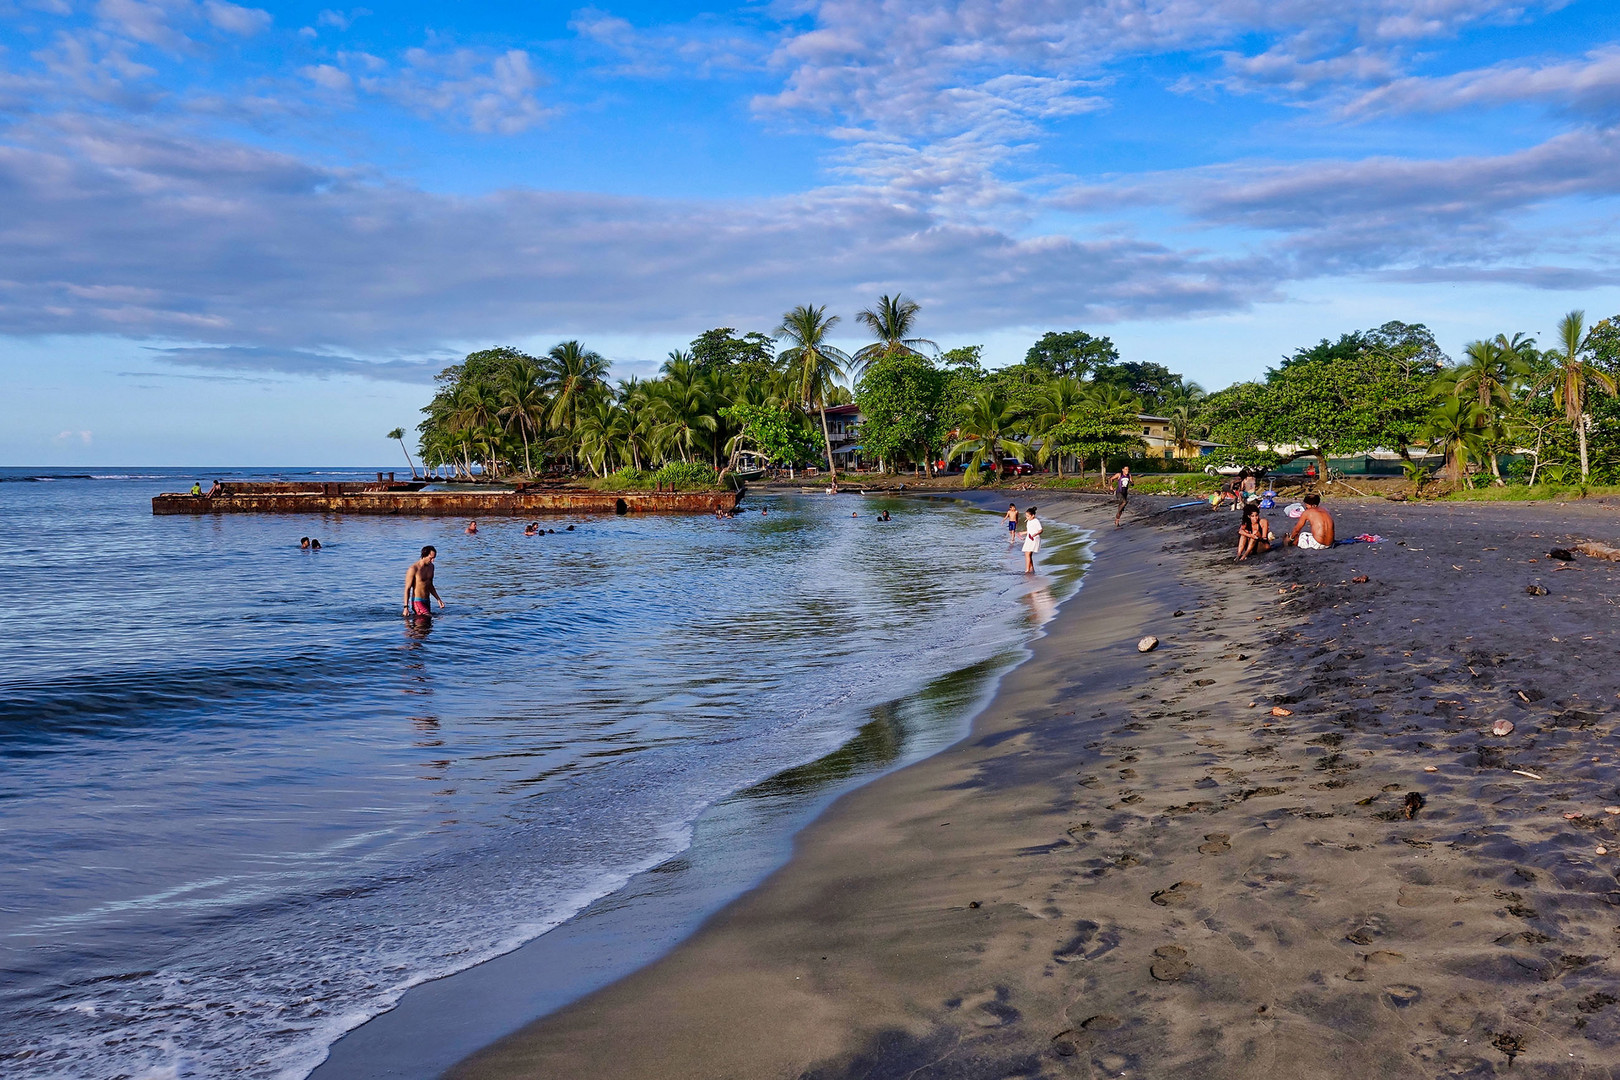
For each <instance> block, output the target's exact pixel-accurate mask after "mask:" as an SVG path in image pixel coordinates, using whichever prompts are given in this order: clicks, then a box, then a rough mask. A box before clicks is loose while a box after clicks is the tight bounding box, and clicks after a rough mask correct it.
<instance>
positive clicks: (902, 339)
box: [855, 293, 939, 376]
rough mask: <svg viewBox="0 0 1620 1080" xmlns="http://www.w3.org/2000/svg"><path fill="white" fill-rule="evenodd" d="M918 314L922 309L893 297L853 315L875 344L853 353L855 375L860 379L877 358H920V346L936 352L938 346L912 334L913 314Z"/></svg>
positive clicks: (914, 331)
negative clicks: (905, 356) (900, 356)
mask: <svg viewBox="0 0 1620 1080" xmlns="http://www.w3.org/2000/svg"><path fill="white" fill-rule="evenodd" d="M921 310H922V305H920V304H918V303H917V302H916V301H915V300H907V299H906V298H905V297H904V296H902V295H901V294H900V293H895V294H894V295H893V296H889V295H887V294H885V295H883V296H880V297H878V302H877V306H876V307H869V308H866V309H864V310H862V311H861V312H860V314H858V315H856V316H855V321H856V322H859V323H860V324H861V325H862V326H864V327H866V328H867V329H868V330H870V331H871V332H872V336H873V337H875V338H877V340H876V341H874V342H872V344H870V345H867V346H866V347H864V348H862V349H859V350H857V351H856V353H855V374H856V375H857V376H858V375H860V374H861V373H862V372H864V371H865V370H866V369H867V368H869V367H871V366H872V364H873V363H874V362H875V361H876V360H877V359H878V357H880V356H894V355H897V354H902V355H903V354H910V355H912V356H921V355H923V354H922V352H921V346H924V345H926V346H927V347H928V348H930V349H932V350H933V351H935V352H938V351H939V346H938V345H936V344H935V343H934V342H932V341H929V340H928V339H927V338H925V337H918V336H917V334H916V329H917V313H918V312H920V311H921Z"/></svg>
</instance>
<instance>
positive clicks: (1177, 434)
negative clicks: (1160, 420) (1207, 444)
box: [1170, 405, 1199, 456]
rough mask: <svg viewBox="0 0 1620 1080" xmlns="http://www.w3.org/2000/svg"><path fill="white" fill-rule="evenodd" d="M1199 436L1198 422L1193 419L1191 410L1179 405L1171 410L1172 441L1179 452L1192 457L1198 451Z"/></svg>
mask: <svg viewBox="0 0 1620 1080" xmlns="http://www.w3.org/2000/svg"><path fill="white" fill-rule="evenodd" d="M1198 435H1199V431H1198V421H1197V420H1195V419H1194V418H1193V414H1192V410H1191V409H1189V408H1188V407H1187V406H1185V405H1177V406H1176V407H1175V408H1173V409H1171V410H1170V441H1171V442H1172V443H1174V444H1175V448H1176V449H1177V450H1179V451H1180V452H1182V453H1183V454H1187V455H1189V456H1191V454H1192V451H1194V450H1197V449H1198Z"/></svg>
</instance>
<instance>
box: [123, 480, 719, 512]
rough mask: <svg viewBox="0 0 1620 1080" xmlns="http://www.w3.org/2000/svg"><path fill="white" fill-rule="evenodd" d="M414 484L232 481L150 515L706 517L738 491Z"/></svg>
mask: <svg viewBox="0 0 1620 1080" xmlns="http://www.w3.org/2000/svg"><path fill="white" fill-rule="evenodd" d="M423 486H424V485H423V484H420V483H404V482H399V481H393V480H392V479H390V480H382V479H381V478H380V477H379V479H378V482H376V483H372V482H370V481H366V482H363V483H352V482H343V483H231V484H222V485H221V488H222V491H221V492H220V493H219V494H215V495H187V494H183V493H173V492H170V493H166V494H163V495H156V496H153V498H152V513H154V514H194V515H200V514H394V515H398V516H400V517H465V518H480V517H540V516H543V515H548V514H712V513H714V512H715V511H717V510H727V511H729V510H735V509H736V507H737V502H738V500H739V499H741V497H742V493H741V492H739V491H596V490H593V489H591V488H576V487H566V486H546V487H538V486H528V487H523V486H519V487H517V488H515V489H512V490H497V491H422V490H420V489H421V488H422V487H423Z"/></svg>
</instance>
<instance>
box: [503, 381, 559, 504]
mask: <svg viewBox="0 0 1620 1080" xmlns="http://www.w3.org/2000/svg"><path fill="white" fill-rule="evenodd" d="M496 393H497V394H499V395H500V408H499V409H498V410H497V411H496V416H497V417H498V418H499V419H500V421H501V424H502V425H503V426H504V427H505V428H506V430H507V431H516V432H517V433H518V434H519V435H520V436H521V437H522V439H523V473H524V475H525V476H533V475H534V461H533V459H532V457H531V456H530V453H529V443H530V440H531V437H534V436H538V435H539V434H540V430H541V428H542V426H543V425H544V424H545V422H546V414H547V412H548V410H549V408H550V402H548V401H547V400H546V394H545V391H544V390H542V389H540V369H539V368H537V367H535V365H534V364H532V363H529V362H528V361H527V360H523V361H520V362H518V363H514V364H511V365H509V366H508V367H507V368H506V369H505V371H503V372H502V377H501V380H500V382H499V384H498V385H497V387H496Z"/></svg>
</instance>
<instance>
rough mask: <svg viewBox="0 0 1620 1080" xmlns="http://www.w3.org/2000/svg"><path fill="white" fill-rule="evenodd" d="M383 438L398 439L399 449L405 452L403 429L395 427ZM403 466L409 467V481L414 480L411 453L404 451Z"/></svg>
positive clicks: (414, 472) (413, 463)
mask: <svg viewBox="0 0 1620 1080" xmlns="http://www.w3.org/2000/svg"><path fill="white" fill-rule="evenodd" d="M384 437H385V438H389V439H398V440H399V448H400V449H401V450H405V429H404V428H402V427H397V428H395V429H394V430H393V431H390V432H389V433H388V434H387V435H386V436H384ZM405 464H407V465H409V466H410V467H411V479H412V480H415V479H416V462H414V461H412V460H411V452H410V451H409V450H405Z"/></svg>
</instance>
